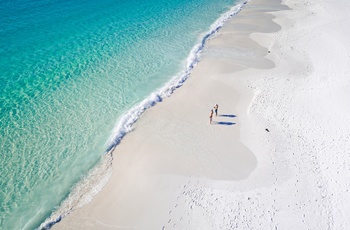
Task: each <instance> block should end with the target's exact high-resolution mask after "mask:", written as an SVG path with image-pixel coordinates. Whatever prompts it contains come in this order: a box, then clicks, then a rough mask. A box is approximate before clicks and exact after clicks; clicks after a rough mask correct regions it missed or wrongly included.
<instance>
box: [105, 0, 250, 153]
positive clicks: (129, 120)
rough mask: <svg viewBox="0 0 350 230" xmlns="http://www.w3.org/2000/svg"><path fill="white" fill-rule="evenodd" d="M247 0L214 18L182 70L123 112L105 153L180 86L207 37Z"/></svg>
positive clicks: (187, 75)
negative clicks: (148, 110)
mask: <svg viewBox="0 0 350 230" xmlns="http://www.w3.org/2000/svg"><path fill="white" fill-rule="evenodd" d="M247 2H248V1H247V0H245V1H240V2H239V3H238V4H237V5H235V6H233V7H232V8H231V9H230V10H229V11H228V12H227V13H225V14H223V15H222V16H221V17H220V18H219V19H218V20H216V21H215V22H214V23H213V24H212V25H211V27H210V29H209V31H208V32H207V33H205V34H204V36H203V38H202V39H201V41H200V42H199V43H198V44H197V45H195V46H194V47H193V48H192V50H191V52H190V54H189V56H188V58H187V64H186V66H185V68H184V71H182V72H180V73H179V74H178V75H176V76H175V77H174V78H173V79H172V80H171V81H169V82H168V83H167V84H166V85H165V86H164V87H162V88H160V89H158V90H157V91H155V92H153V93H152V94H151V95H150V96H148V97H147V98H146V99H145V100H143V101H142V102H141V103H140V104H138V105H137V106H135V107H133V108H132V109H131V110H129V111H128V112H127V113H126V114H124V115H123V116H122V117H121V119H120V120H119V122H118V123H117V126H116V127H115V129H114V131H113V135H112V136H111V138H110V139H109V141H108V142H109V148H108V149H107V153H110V154H112V152H113V149H114V148H115V147H116V146H117V145H118V144H119V143H120V142H121V140H122V139H123V137H124V136H125V135H126V134H127V133H128V132H130V131H131V130H132V125H133V124H134V123H135V122H136V121H137V120H138V119H139V117H140V116H141V115H142V114H143V112H144V111H145V110H146V109H148V108H150V107H152V106H154V105H155V104H157V103H158V102H161V101H162V100H163V99H164V98H166V97H169V96H170V95H171V94H173V92H174V91H175V89H177V88H179V87H181V86H182V85H183V83H184V82H185V81H186V80H187V79H188V77H189V76H190V74H191V72H192V70H193V68H194V67H195V66H196V65H197V63H198V62H199V60H200V54H201V52H202V50H203V48H204V47H205V44H206V42H207V41H208V39H209V38H210V37H211V36H212V35H213V34H215V33H216V32H217V31H218V30H219V29H220V28H221V27H222V26H223V25H224V24H225V22H226V21H227V20H228V19H230V18H231V17H232V16H234V15H236V14H237V13H238V12H239V11H240V10H241V9H242V6H243V5H244V4H246V3H247Z"/></svg>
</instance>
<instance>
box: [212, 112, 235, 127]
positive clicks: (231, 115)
mask: <svg viewBox="0 0 350 230" xmlns="http://www.w3.org/2000/svg"><path fill="white" fill-rule="evenodd" d="M218 117H229V118H234V117H237V116H236V115H234V114H218ZM214 124H216V125H235V124H236V123H234V122H228V121H215V122H214Z"/></svg>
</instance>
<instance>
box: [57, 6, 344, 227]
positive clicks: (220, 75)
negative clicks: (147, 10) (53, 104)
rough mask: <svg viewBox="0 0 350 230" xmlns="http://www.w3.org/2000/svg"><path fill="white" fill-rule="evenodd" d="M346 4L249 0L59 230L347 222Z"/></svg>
mask: <svg viewBox="0 0 350 230" xmlns="http://www.w3.org/2000/svg"><path fill="white" fill-rule="evenodd" d="M331 4H335V5H331ZM349 9H350V3H347V1H346V0H340V1H337V2H334V3H333V2H332V3H331V2H330V1H326V0H319V1H316V0H286V1H284V2H283V4H281V2H280V1H278V0H271V1H267V0H252V1H250V2H249V3H248V4H246V5H245V6H244V8H243V10H242V11H241V12H240V13H239V14H238V15H236V16H234V17H233V18H232V19H231V20H230V21H229V22H228V23H227V24H226V25H225V26H224V27H223V28H222V29H221V30H220V31H219V32H218V34H217V36H216V37H215V38H213V39H211V40H210V41H209V42H208V44H207V46H206V49H205V50H204V52H203V54H202V60H201V61H200V62H199V64H198V65H197V66H196V67H195V69H194V71H193V72H192V74H191V77H190V78H189V79H188V80H187V81H186V83H185V84H184V86H182V87H181V88H179V89H178V90H176V91H175V93H174V94H173V95H172V96H171V97H170V98H167V99H165V100H164V101H163V102H161V103H159V104H158V105H156V106H155V107H152V108H151V109H149V110H147V111H146V112H145V113H144V115H143V116H142V117H141V118H140V120H139V121H138V122H137V123H136V124H135V126H134V131H132V132H131V133H129V134H127V135H126V136H125V138H124V139H123V140H122V142H121V144H120V145H119V146H118V147H117V148H116V149H115V150H114V152H113V155H114V160H113V166H112V168H113V173H112V176H111V178H110V180H109V182H108V183H107V185H106V186H105V187H104V188H103V190H102V191H101V192H100V193H99V194H98V195H96V196H95V197H94V199H93V200H92V202H91V203H89V204H88V205H86V206H84V207H83V208H81V209H77V210H75V211H74V212H72V213H71V214H70V215H68V216H67V217H65V218H64V219H63V220H62V221H61V222H60V223H58V224H57V225H55V226H54V228H55V229H346V227H348V226H350V219H349V218H348V217H349V216H350V206H349V205H348V204H349V203H350V193H349V189H350V185H349V183H350V113H349V112H350V106H349V105H350V104H349V102H348V100H349V98H350V89H349V88H350V80H349V74H350V65H349V63H350V55H349V53H350V45H349V41H350V39H349V38H350V27H349V26H348V25H349V19H350V16H349V15H348V11H349ZM216 103H217V104H219V115H218V116H215V115H214V119H213V120H214V121H213V123H212V124H209V112H210V110H211V109H212V108H213V106H214V105H215V104H216Z"/></svg>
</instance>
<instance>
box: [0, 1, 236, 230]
mask: <svg viewBox="0 0 350 230" xmlns="http://www.w3.org/2000/svg"><path fill="white" fill-rule="evenodd" d="M235 4H238V3H237V2H236V1H235V0H214V1H213V0H177V1H174V0H170V1H169V0H147V1H146V0H130V1H122V0H99V1H91V0H76V1H72V0H11V1H10V0H2V1H0V106H1V107H0V127H1V129H0V137H1V139H0V229H35V228H38V227H39V226H40V224H42V223H43V222H44V221H45V219H47V218H48V217H49V216H51V215H52V213H53V212H54V211H56V212H57V210H58V208H59V206H60V204H61V203H62V202H63V201H64V200H65V199H67V197H68V195H69V193H70V192H71V191H72V188H73V187H74V186H76V185H77V183H79V182H80V181H81V180H82V178H83V177H84V176H85V175H86V174H87V173H88V172H89V171H90V170H91V169H92V168H94V167H95V166H96V165H97V164H98V163H99V162H100V161H101V158H102V156H104V155H105V154H106V152H107V150H109V149H111V148H112V147H114V146H116V145H117V144H118V143H119V141H120V139H121V138H122V137H123V135H124V134H125V133H126V132H127V131H128V129H129V128H130V125H131V124H132V123H133V122H134V121H135V120H137V118H138V117H139V116H140V114H141V113H142V111H144V109H146V108H148V107H149V106H152V105H154V104H155V103H156V102H157V101H159V100H161V99H162V97H165V96H169V94H171V92H172V91H173V90H174V89H175V88H176V87H179V86H180V85H181V84H182V82H183V81H184V80H185V78H186V77H187V76H188V72H189V71H190V70H191V68H192V67H193V65H195V63H196V62H197V61H198V60H197V59H198V54H199V52H200V50H201V49H202V48H203V45H204V44H205V40H206V39H207V37H208V36H210V34H211V33H213V32H215V30H216V29H217V28H218V27H219V26H220V22H223V21H224V19H225V17H226V16H227V15H226V16H225V15H224V14H225V13H227V12H232V11H234V8H232V7H233V6H235ZM218 20H219V21H218ZM220 20H221V21H220ZM218 22H219V23H218Z"/></svg>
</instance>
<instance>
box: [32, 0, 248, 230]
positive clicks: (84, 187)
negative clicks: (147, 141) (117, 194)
mask: <svg viewBox="0 0 350 230" xmlns="http://www.w3.org/2000/svg"><path fill="white" fill-rule="evenodd" d="M247 2H248V1H247V0H243V1H239V2H237V3H236V5H235V6H233V7H232V8H231V9H230V10H229V11H228V12H226V13H224V14H223V15H222V16H221V17H220V18H219V19H217V20H216V21H215V22H214V23H213V24H212V25H211V26H210V29H209V30H208V31H207V32H206V33H204V34H203V35H202V36H200V37H201V39H200V40H199V42H198V43H197V44H196V45H195V46H194V47H193V48H192V50H191V51H190V53H189V55H188V57H187V59H186V61H185V63H184V69H183V71H181V72H179V73H178V74H177V75H175V76H174V77H173V78H172V79H171V80H170V81H169V82H168V83H167V84H165V85H164V86H163V87H161V88H159V89H158V90H156V91H155V92H153V93H151V94H150V95H149V96H148V97H147V98H146V99H144V100H143V101H142V102H140V103H139V104H138V105H136V106H134V107H133V108H131V109H130V110H129V111H127V112H126V113H125V114H124V115H122V116H121V117H120V119H119V120H118V121H117V123H116V126H115V128H114V129H113V132H112V134H111V136H110V138H109V139H108V141H107V142H108V146H109V147H108V148H107V150H106V154H105V155H104V156H103V157H102V160H101V162H100V163H99V165H98V166H97V167H95V168H93V169H92V170H90V172H89V173H88V175H87V176H85V177H84V178H83V179H82V181H81V182H79V183H78V184H77V185H76V186H75V188H74V189H73V190H72V192H71V193H70V195H69V196H68V198H67V199H66V200H64V201H63V202H62V203H61V205H60V207H59V208H58V209H57V210H56V211H55V212H54V213H53V214H52V215H51V216H50V217H49V218H47V219H46V220H45V221H44V222H43V223H42V224H41V225H40V227H39V229H50V228H51V227H52V226H53V225H55V224H56V223H58V222H60V221H61V220H62V218H64V217H65V216H67V215H69V214H70V213H71V212H72V211H74V210H75V209H76V208H81V207H83V206H84V205H86V204H88V203H90V202H91V200H92V198H93V197H94V196H95V195H96V194H98V193H99V192H100V191H101V190H102V188H103V187H104V186H105V184H106V183H107V182H108V179H109V178H110V175H111V165H112V160H113V150H114V149H115V148H116V147H117V146H118V144H119V143H120V142H121V140H122V139H123V137H124V136H125V135H126V134H127V133H128V132H130V131H132V129H133V128H132V126H133V124H134V123H135V122H136V121H137V120H138V119H139V118H140V116H141V115H142V114H143V113H144V112H145V111H146V110H147V109H148V108H150V107H152V106H154V105H156V104H157V103H159V102H161V101H162V100H163V99H165V98H167V97H169V96H171V95H172V94H173V92H174V91H175V90H176V89H177V88H179V87H181V86H182V85H183V84H184V82H185V81H186V80H187V79H188V78H189V77H190V74H191V72H192V70H193V68H194V67H195V66H196V65H197V63H198V62H199V61H200V54H201V52H202V51H203V49H204V47H205V44H206V43H207V41H208V39H210V38H212V37H213V35H215V34H216V33H217V32H218V31H219V29H220V28H222V26H223V25H224V24H225V22H226V21H227V20H229V19H230V18H231V17H232V16H234V15H236V14H237V13H238V12H239V11H240V10H241V9H242V6H243V5H244V4H246V3H247Z"/></svg>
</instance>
